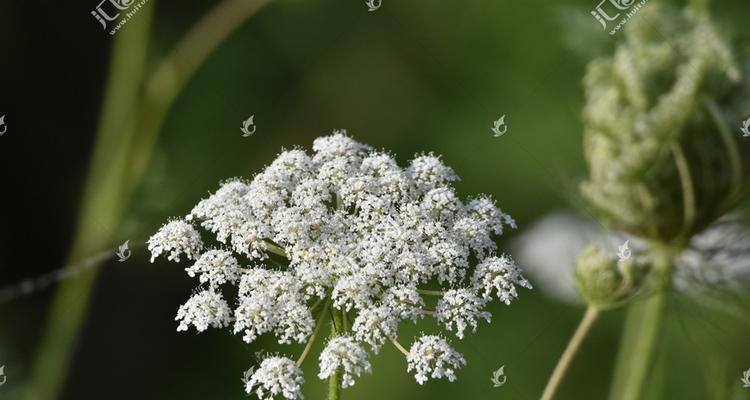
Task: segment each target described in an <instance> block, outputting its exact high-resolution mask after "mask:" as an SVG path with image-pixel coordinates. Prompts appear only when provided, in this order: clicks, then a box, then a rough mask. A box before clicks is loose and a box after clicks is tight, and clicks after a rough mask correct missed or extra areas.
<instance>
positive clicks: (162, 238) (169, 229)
mask: <svg viewBox="0 0 750 400" xmlns="http://www.w3.org/2000/svg"><path fill="white" fill-rule="evenodd" d="M202 248H203V241H202V240H201V236H200V234H199V233H198V231H196V230H195V227H193V225H190V224H189V223H187V222H185V221H182V220H173V221H169V222H167V223H166V224H164V225H163V226H162V227H161V229H159V231H158V232H156V234H155V235H154V236H151V238H149V239H148V249H149V251H151V262H154V260H155V259H156V257H158V256H159V255H160V254H161V253H166V252H167V251H169V256H167V259H168V260H169V261H176V262H179V261H180V255H181V254H185V256H187V258H189V259H191V260H194V259H195V258H196V257H197V256H198V254H200V251H201V249H202Z"/></svg>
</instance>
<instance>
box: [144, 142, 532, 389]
mask: <svg viewBox="0 0 750 400" xmlns="http://www.w3.org/2000/svg"><path fill="white" fill-rule="evenodd" d="M313 151H314V154H313V155H312V156H309V155H308V154H306V153H305V152H304V151H303V150H301V149H293V150H288V151H283V152H282V153H281V154H280V155H279V156H278V157H277V158H276V160H275V161H273V162H272V163H271V165H269V166H267V167H266V168H265V170H264V171H263V172H261V173H259V174H257V175H256V176H255V177H254V178H253V179H252V180H251V181H249V182H248V181H244V180H241V179H233V180H230V181H227V182H225V183H224V184H223V185H222V186H221V187H220V188H219V190H218V191H217V192H216V193H214V194H212V195H211V196H209V197H208V198H206V199H204V200H202V201H201V202H200V203H198V205H197V206H196V207H195V208H194V209H193V210H192V211H191V212H190V214H189V215H188V216H186V217H185V218H184V219H181V220H173V221H171V222H169V223H167V224H166V225H164V226H163V227H162V228H161V229H160V230H159V232H158V233H156V234H155V235H154V236H153V237H152V238H151V239H150V240H149V249H150V250H151V252H152V255H153V257H156V256H158V255H160V254H162V253H169V254H168V259H169V260H172V261H179V257H180V256H181V255H182V254H184V255H186V256H187V258H189V259H192V260H196V261H195V264H194V265H193V266H191V267H189V268H187V270H186V271H187V273H188V274H189V275H190V276H191V277H195V276H198V277H199V279H200V282H201V284H202V285H207V288H205V287H204V288H202V290H201V291H200V293H198V294H197V295H195V296H194V297H192V298H191V299H190V300H188V302H187V303H186V304H185V305H184V306H182V307H181V308H180V311H179V313H178V316H177V319H178V320H180V328H179V329H180V330H184V329H187V327H188V326H189V325H194V326H195V327H196V329H197V330H199V331H202V330H204V329H206V328H207V327H208V326H215V327H225V326H227V325H230V324H233V330H234V332H235V333H240V332H241V333H243V339H244V340H245V341H246V342H248V343H249V342H252V341H253V340H255V339H256V338H257V337H259V336H260V335H263V334H265V333H273V334H274V335H275V336H276V338H277V340H278V341H279V342H280V343H289V342H299V343H304V342H305V341H310V342H312V341H313V340H315V337H316V334H317V331H318V328H319V325H320V324H321V323H323V318H325V317H326V316H327V315H335V316H337V318H339V319H341V320H342V321H338V323H337V324H336V325H335V327H336V334H335V335H334V337H332V338H331V339H330V340H329V341H328V344H327V345H326V347H325V349H324V350H323V352H322V353H321V355H320V374H319V376H320V377H321V378H326V377H330V376H334V375H335V374H337V372H340V373H342V378H343V380H342V386H343V387H346V386H351V385H352V384H354V378H355V377H357V376H359V375H360V374H361V373H362V372H363V371H367V372H369V371H370V363H369V361H368V359H367V357H368V356H367V352H366V351H365V348H364V345H365V344H367V345H368V346H369V347H370V349H371V350H372V351H373V352H375V353H377V352H378V351H379V350H380V348H381V347H382V345H383V344H384V343H386V342H387V341H394V343H396V344H397V346H398V347H399V348H401V350H402V352H404V353H407V351H406V350H405V349H403V348H402V347H401V346H400V345H399V344H398V343H397V342H396V340H397V336H398V335H397V333H398V332H397V331H398V325H399V323H400V322H401V321H404V320H411V321H414V322H416V321H417V319H419V318H422V317H424V316H425V315H432V316H434V317H435V318H436V320H437V321H438V322H439V323H440V324H442V325H444V326H445V327H446V328H447V329H449V330H452V329H454V327H455V332H456V335H457V336H458V337H459V338H463V336H464V331H465V330H466V328H467V327H471V328H472V329H476V328H477V324H478V320H480V319H485V320H487V321H489V320H490V314H489V313H488V312H487V311H485V310H484V308H485V306H486V304H487V303H488V302H489V301H490V300H491V299H492V298H493V297H497V298H498V299H500V300H501V301H503V302H505V303H507V304H509V303H510V302H511V300H512V299H514V298H516V297H517V293H516V286H523V287H528V288H530V287H531V286H530V285H529V283H528V282H527V281H526V280H525V279H524V278H523V277H522V276H521V273H520V271H519V270H518V268H517V267H516V265H515V264H514V263H513V261H512V260H511V259H510V258H509V257H507V256H496V255H495V252H496V250H497V249H496V245H495V243H494V236H495V235H500V234H502V233H503V230H504V228H505V227H511V228H515V223H514V222H513V219H512V218H511V217H510V216H508V215H507V214H504V213H503V212H501V211H500V210H499V209H498V208H497V207H496V206H495V203H494V201H493V200H492V199H490V198H489V197H486V196H482V197H478V198H474V199H471V200H469V201H468V202H466V203H464V202H462V201H461V200H460V199H459V197H458V195H457V194H456V192H455V191H454V189H453V188H452V187H451V182H453V181H456V180H457V179H458V177H457V176H456V174H455V173H454V172H453V170H452V169H451V168H449V167H448V166H446V165H445V164H443V162H442V161H441V160H440V158H439V157H436V156H434V155H431V154H424V155H419V156H417V157H416V158H415V159H414V160H412V161H411V164H410V165H409V166H408V167H407V168H405V169H404V168H401V167H399V166H398V164H397V163H396V161H395V160H394V158H393V157H392V156H391V155H389V154H387V153H385V152H382V151H375V150H373V149H372V148H370V147H369V146H367V145H363V144H361V143H358V142H356V141H354V140H353V139H351V138H350V137H348V136H346V135H345V134H344V133H341V132H335V133H334V134H333V135H331V136H327V137H322V138H318V139H316V140H315V142H314V144H313ZM197 227H201V228H203V229H204V230H206V231H208V232H209V233H211V234H213V235H214V236H215V243H214V244H212V246H215V247H213V248H211V249H206V248H204V244H203V240H202V239H201V235H200V233H199V232H198V229H197ZM475 263H478V266H477V267H472V265H473V264H475ZM241 264H242V265H246V267H242V266H240V265H241ZM228 284H232V285H237V286H238V290H237V293H238V299H237V302H236V304H237V306H236V307H235V308H234V310H233V311H231V310H228V306H227V303H226V301H224V299H223V297H222V290H223V287H224V286H226V285H228ZM423 296H437V297H439V300H438V303H437V308H436V309H435V310H432V311H431V310H427V309H426V308H425V301H424V299H423ZM320 304H325V305H324V306H323V307H321V308H318V306H319V305H320ZM430 304H433V303H430ZM232 315H233V316H232ZM314 318H317V319H318V322H317V323H316V322H315V319H314ZM347 321H353V323H352V324H351V327H349V326H348V325H349V324H348V322H347ZM306 353H307V351H305V353H303V357H301V359H300V360H299V361H298V362H297V367H298V366H299V364H301V362H302V361H303V359H304V355H306ZM290 361H291V360H289V359H286V358H278V357H276V358H269V359H266V360H264V361H263V363H262V365H261V368H260V369H259V370H258V371H257V372H256V373H255V374H254V375H253V379H252V380H251V381H249V382H251V383H252V385H250V384H248V387H247V390H248V392H250V391H251V388H253V387H256V386H257V388H258V389H257V390H256V393H257V394H258V396H259V397H261V398H269V399H270V398H276V396H283V397H284V398H287V399H297V398H302V395H301V393H300V392H299V390H298V386H295V385H298V383H299V382H301V379H302V378H301V373H300V372H299V369H298V368H292V364H290ZM463 364H464V360H463V357H462V356H461V355H460V354H458V353H456V352H455V350H453V349H451V348H450V347H449V346H448V344H447V342H446V341H445V340H443V339H441V338H440V337H437V336H424V337H422V338H420V339H417V341H416V342H415V345H414V347H413V348H412V349H411V351H410V352H408V368H409V370H410V371H411V370H412V369H413V370H415V371H416V379H417V381H418V382H419V383H423V382H424V381H425V380H427V379H428V377H433V378H440V377H447V378H448V379H450V380H453V379H454V378H455V373H454V372H455V370H456V369H457V368H459V367H460V366H461V365H463ZM256 378H257V379H256Z"/></svg>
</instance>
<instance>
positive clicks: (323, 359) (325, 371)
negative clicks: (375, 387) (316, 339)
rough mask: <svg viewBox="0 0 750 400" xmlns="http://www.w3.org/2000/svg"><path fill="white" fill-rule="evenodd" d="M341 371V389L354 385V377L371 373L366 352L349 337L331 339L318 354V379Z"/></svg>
mask: <svg viewBox="0 0 750 400" xmlns="http://www.w3.org/2000/svg"><path fill="white" fill-rule="evenodd" d="M339 369H341V372H342V375H341V387H342V388H347V387H349V386H352V385H354V377H355V376H357V377H359V376H360V375H362V373H363V372H367V373H370V372H372V367H371V366H370V360H368V358H367V352H366V351H365V350H364V349H363V348H362V346H360V345H359V344H357V342H356V341H355V340H354V338H352V337H351V336H338V337H335V338H333V339H331V340H330V341H329V342H328V344H327V345H326V347H325V348H324V349H323V351H322V352H321V353H320V373H319V374H318V377H319V378H320V379H326V378H328V377H331V376H333V375H334V374H336V372H337V371H338V370H339Z"/></svg>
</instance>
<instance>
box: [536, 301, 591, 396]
mask: <svg viewBox="0 0 750 400" xmlns="http://www.w3.org/2000/svg"><path fill="white" fill-rule="evenodd" d="M598 316H599V310H597V309H596V308H594V307H589V308H587V309H586V313H585V314H584V315H583V319H581V322H580V323H579V324H578V328H576V331H575V333H574V334H573V337H571V338H570V342H568V346H567V347H566V348H565V351H564V352H563V354H562V356H561V357H560V361H558V362H557V366H555V370H554V371H553V372H552V376H550V378H549V381H548V382H547V387H545V388H544V393H542V398H541V400H552V398H553V397H554V396H555V392H556V391H557V388H558V387H559V386H560V383H561V382H562V379H563V377H564V376H565V372H567V370H568V367H570V362H571V361H573V357H574V356H575V355H576V353H577V352H578V349H579V348H580V347H581V343H583V339H584V338H586V335H588V333H589V331H590V330H591V327H592V326H593V325H594V322H595V321H596V319H597V317H598Z"/></svg>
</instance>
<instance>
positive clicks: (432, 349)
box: [407, 336, 466, 385]
mask: <svg viewBox="0 0 750 400" xmlns="http://www.w3.org/2000/svg"><path fill="white" fill-rule="evenodd" d="M407 362H408V368H407V372H411V371H412V370H414V378H415V379H416V380H417V382H418V383H419V384H420V385H422V384H424V383H425V382H427V380H428V379H429V378H434V379H440V378H447V379H448V380H449V381H450V382H453V381H454V380H456V370H457V369H459V368H461V367H463V366H464V365H466V360H464V356H462V355H461V353H459V352H457V351H456V350H454V349H453V348H452V347H451V346H450V345H449V344H448V342H447V341H446V340H445V339H443V338H442V337H440V336H422V337H420V338H418V339H417V340H416V341H415V342H414V344H413V345H412V346H411V350H409V355H408V356H407Z"/></svg>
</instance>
